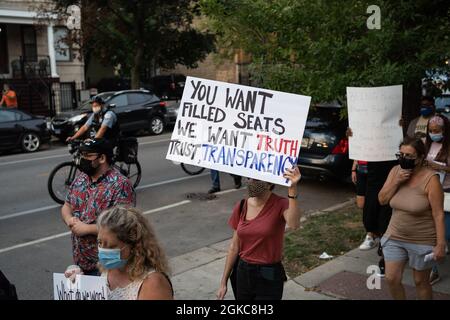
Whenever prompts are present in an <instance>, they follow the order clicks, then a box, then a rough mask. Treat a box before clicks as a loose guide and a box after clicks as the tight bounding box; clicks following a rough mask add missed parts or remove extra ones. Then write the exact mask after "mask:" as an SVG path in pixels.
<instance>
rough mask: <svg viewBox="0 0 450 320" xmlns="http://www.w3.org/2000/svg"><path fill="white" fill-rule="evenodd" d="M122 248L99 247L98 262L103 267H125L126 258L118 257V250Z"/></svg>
mask: <svg viewBox="0 0 450 320" xmlns="http://www.w3.org/2000/svg"><path fill="white" fill-rule="evenodd" d="M122 249H123V248H122ZM122 249H104V248H100V247H99V248H98V262H99V263H100V264H101V265H102V266H103V267H104V268H105V269H121V268H123V267H125V265H126V264H127V261H128V259H120V251H122Z"/></svg>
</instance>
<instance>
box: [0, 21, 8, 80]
mask: <svg viewBox="0 0 450 320" xmlns="http://www.w3.org/2000/svg"><path fill="white" fill-rule="evenodd" d="M0 73H9V66H8V37H7V36H6V24H0Z"/></svg>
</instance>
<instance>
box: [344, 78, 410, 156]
mask: <svg viewBox="0 0 450 320" xmlns="http://www.w3.org/2000/svg"><path fill="white" fill-rule="evenodd" d="M347 104H348V122H349V127H350V128H351V130H352V132H353V136H352V137H349V157H350V159H354V160H363V161H389V160H395V159H396V158H395V154H396V153H397V152H398V146H399V144H400V142H401V141H402V139H403V132H402V127H401V126H400V124H399V121H400V118H401V115H402V86H401V85H398V86H389V87H374V88H350V87H347Z"/></svg>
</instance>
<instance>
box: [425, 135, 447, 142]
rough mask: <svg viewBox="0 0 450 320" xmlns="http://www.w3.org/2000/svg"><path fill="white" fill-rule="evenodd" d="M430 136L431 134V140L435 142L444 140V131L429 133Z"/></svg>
mask: <svg viewBox="0 0 450 320" xmlns="http://www.w3.org/2000/svg"><path fill="white" fill-rule="evenodd" d="M429 136H430V138H431V140H432V141H434V142H439V141H441V140H442V138H444V136H443V134H442V133H436V134H433V133H429Z"/></svg>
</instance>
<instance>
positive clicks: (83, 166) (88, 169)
mask: <svg viewBox="0 0 450 320" xmlns="http://www.w3.org/2000/svg"><path fill="white" fill-rule="evenodd" d="M97 159H98V157H97V158H96V159H94V160H97ZM94 160H88V159H84V158H81V159H80V164H79V165H78V168H79V169H80V170H81V172H84V173H85V174H87V175H88V176H89V177H92V176H94V175H95V174H96V173H97V170H98V166H97V167H94V166H93V165H92V162H94Z"/></svg>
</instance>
